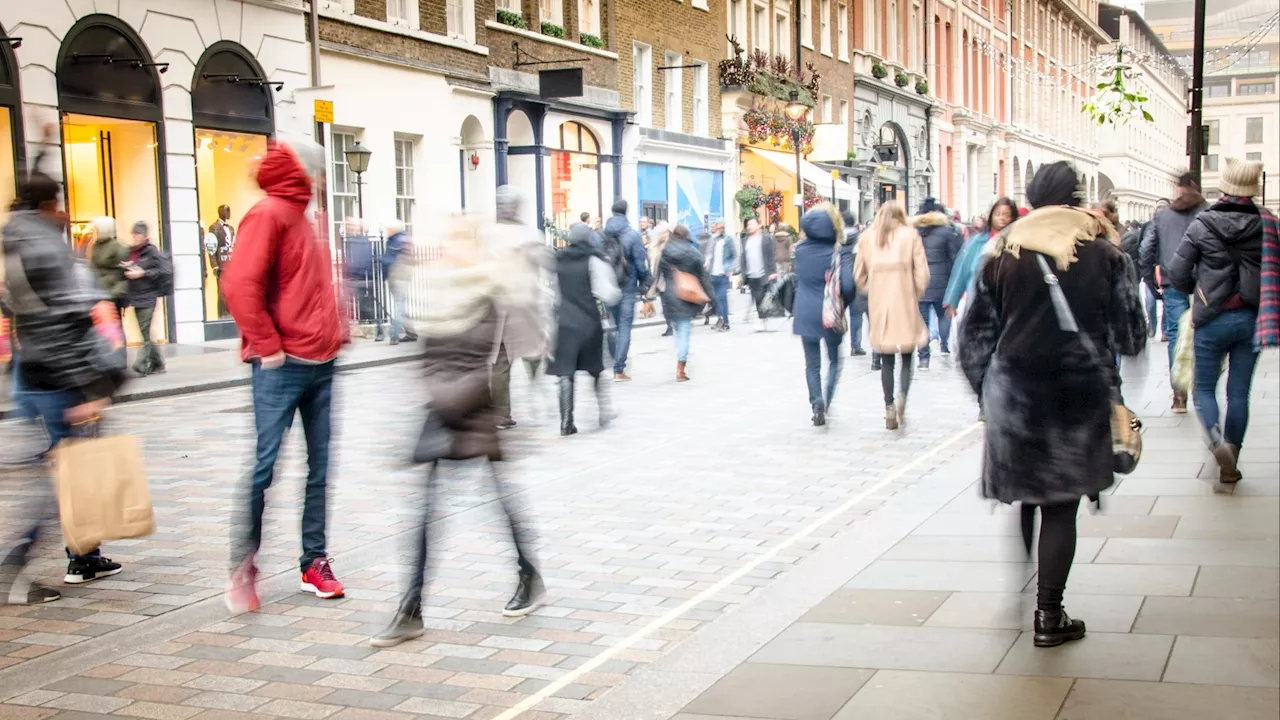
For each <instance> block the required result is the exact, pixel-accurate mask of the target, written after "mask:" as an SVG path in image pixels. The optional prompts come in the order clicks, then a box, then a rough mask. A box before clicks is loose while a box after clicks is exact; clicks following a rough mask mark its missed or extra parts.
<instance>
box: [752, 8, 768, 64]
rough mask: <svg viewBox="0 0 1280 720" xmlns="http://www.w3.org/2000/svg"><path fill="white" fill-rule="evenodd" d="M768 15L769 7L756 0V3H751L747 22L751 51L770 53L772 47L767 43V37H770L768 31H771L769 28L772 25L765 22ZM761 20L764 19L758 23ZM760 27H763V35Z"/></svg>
mask: <svg viewBox="0 0 1280 720" xmlns="http://www.w3.org/2000/svg"><path fill="white" fill-rule="evenodd" d="M768 14H769V6H768V5H767V4H765V3H763V2H760V1H759V0H756V2H753V3H751V17H750V19H749V22H750V24H751V49H752V50H763V51H765V52H771V49H770V48H771V47H772V46H771V45H770V43H769V35H770V31H771V30H772V27H771V25H772V23H770V22H768V20H767V18H768ZM762 19H764V21H763V22H760V20H762ZM761 25H763V26H764V32H763V33H761V32H760V26H761ZM761 35H763V36H764V37H763V42H762V38H761Z"/></svg>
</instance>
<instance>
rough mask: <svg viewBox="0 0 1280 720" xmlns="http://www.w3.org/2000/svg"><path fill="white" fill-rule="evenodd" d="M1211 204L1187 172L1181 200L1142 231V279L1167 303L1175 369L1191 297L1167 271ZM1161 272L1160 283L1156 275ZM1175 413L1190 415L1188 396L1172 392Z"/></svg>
mask: <svg viewBox="0 0 1280 720" xmlns="http://www.w3.org/2000/svg"><path fill="white" fill-rule="evenodd" d="M1207 207H1209V204H1208V203H1206V202H1205V201H1204V196H1203V195H1201V194H1200V186H1199V185H1198V184H1196V180H1195V177H1194V176H1192V174H1191V173H1184V174H1183V175H1182V177H1180V178H1178V197H1176V198H1174V200H1173V202H1171V203H1169V207H1167V208H1165V209H1164V210H1160V211H1159V212H1157V213H1156V215H1155V217H1153V218H1152V219H1151V222H1149V223H1147V227H1146V229H1145V230H1143V232H1142V244H1141V246H1140V248H1139V251H1138V254H1139V259H1140V262H1139V264H1138V268H1139V272H1140V273H1141V275H1142V279H1143V281H1144V282H1146V283H1147V287H1149V288H1152V289H1153V290H1155V291H1156V294H1157V296H1158V297H1159V298H1160V299H1162V300H1163V301H1164V334H1165V335H1166V336H1168V338H1169V367H1170V368H1172V367H1173V353H1174V347H1175V346H1177V344H1178V321H1179V320H1181V319H1182V313H1184V312H1186V311H1187V308H1189V307H1191V299H1190V297H1189V296H1188V295H1187V294H1186V293H1184V292H1180V291H1179V290H1178V289H1177V288H1175V287H1173V286H1172V285H1171V284H1170V282H1169V278H1168V277H1166V275H1167V273H1166V272H1165V270H1166V269H1167V268H1168V267H1169V263H1171V262H1173V256H1174V254H1175V253H1176V252H1177V251H1178V245H1179V244H1181V243H1182V236H1183V235H1186V234H1187V228H1188V227H1190V226H1191V221H1193V220H1195V219H1196V216H1197V215H1199V214H1200V213H1202V212H1204V210H1205V208H1207ZM1157 269H1158V270H1160V276H1159V279H1158V280H1157V276H1156V272H1157ZM1173 412H1175V413H1177V414H1183V413H1186V412H1187V394H1186V393H1184V392H1182V391H1180V390H1178V389H1176V388H1175V389H1174V390H1173Z"/></svg>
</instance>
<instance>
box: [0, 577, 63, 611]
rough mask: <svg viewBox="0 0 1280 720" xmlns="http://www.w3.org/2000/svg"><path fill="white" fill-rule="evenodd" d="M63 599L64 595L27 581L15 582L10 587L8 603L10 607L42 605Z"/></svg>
mask: <svg viewBox="0 0 1280 720" xmlns="http://www.w3.org/2000/svg"><path fill="white" fill-rule="evenodd" d="M60 597H62V593H60V592H58V591H57V590H54V589H53V588H47V587H45V586H43V585H37V584H35V583H32V582H28V581H26V580H18V579H16V580H14V581H13V584H12V585H10V586H9V595H8V598H7V601H8V603H9V604H10V605H42V604H44V603H48V602H53V601H54V600H57V599H58V598H60Z"/></svg>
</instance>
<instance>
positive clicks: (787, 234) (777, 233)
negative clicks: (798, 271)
mask: <svg viewBox="0 0 1280 720" xmlns="http://www.w3.org/2000/svg"><path fill="white" fill-rule="evenodd" d="M796 242H797V241H796V231H795V230H794V229H793V228H792V227H791V226H790V225H788V224H786V223H778V226H777V227H776V228H775V229H774V231H773V257H774V259H775V262H776V263H777V266H778V268H777V274H779V275H784V274H786V273H789V272H791V263H792V256H793V252H794V248H795V245H796Z"/></svg>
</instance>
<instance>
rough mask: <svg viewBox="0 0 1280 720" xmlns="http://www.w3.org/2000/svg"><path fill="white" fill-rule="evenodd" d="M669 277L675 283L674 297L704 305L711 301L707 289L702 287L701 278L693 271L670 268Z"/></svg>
mask: <svg viewBox="0 0 1280 720" xmlns="http://www.w3.org/2000/svg"><path fill="white" fill-rule="evenodd" d="M671 279H672V281H673V282H674V283H675V285H676V297H678V298H680V299H681V300H683V301H685V302H687V303H693V304H694V305H706V304H707V303H709V302H711V298H709V297H707V291H706V290H704V289H703V288H702V280H701V278H699V277H698V276H696V275H694V274H693V273H687V272H685V271H683V270H676V269H674V268H673V269H672V270H671Z"/></svg>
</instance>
